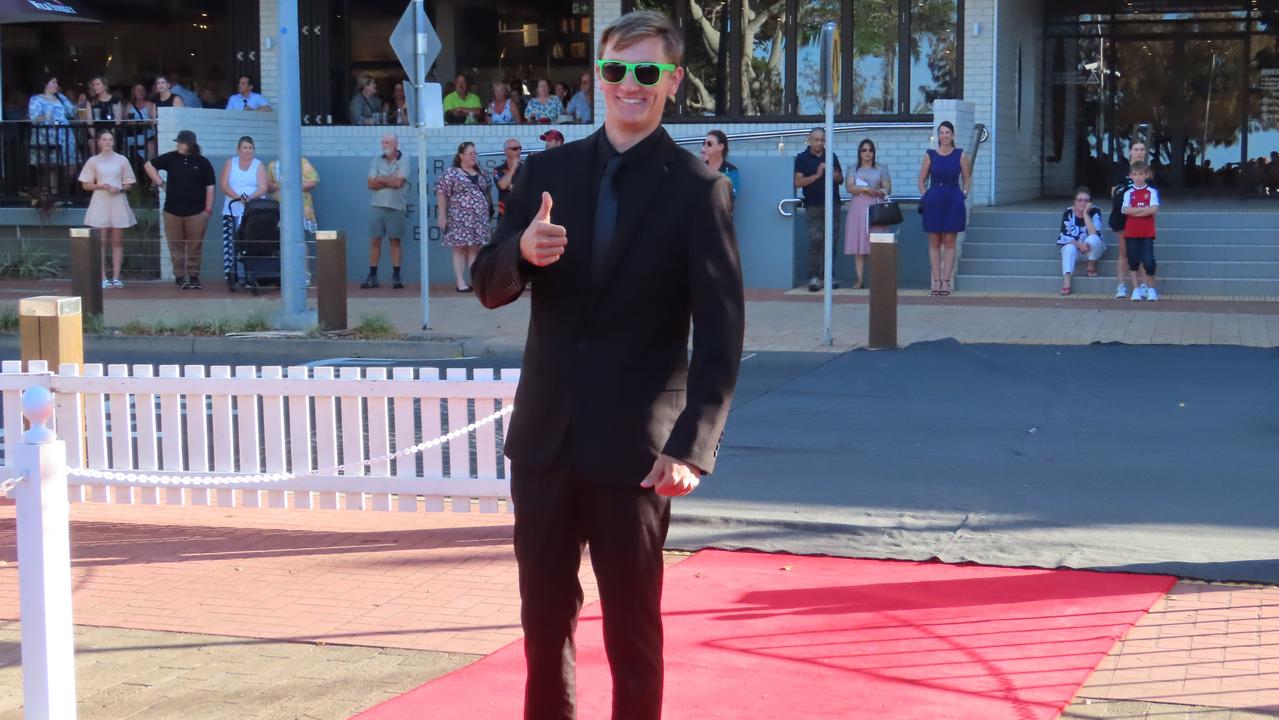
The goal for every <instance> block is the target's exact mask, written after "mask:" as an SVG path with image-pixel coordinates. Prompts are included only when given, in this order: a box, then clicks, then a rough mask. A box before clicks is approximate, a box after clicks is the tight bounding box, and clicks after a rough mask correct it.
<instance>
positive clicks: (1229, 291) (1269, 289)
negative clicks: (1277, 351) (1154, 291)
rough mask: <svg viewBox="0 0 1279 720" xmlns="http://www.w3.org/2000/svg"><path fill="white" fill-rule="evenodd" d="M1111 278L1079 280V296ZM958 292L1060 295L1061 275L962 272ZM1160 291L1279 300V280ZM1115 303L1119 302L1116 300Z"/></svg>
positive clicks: (1166, 281)
mask: <svg viewBox="0 0 1279 720" xmlns="http://www.w3.org/2000/svg"><path fill="white" fill-rule="evenodd" d="M1110 270H1111V271H1112V274H1111V275H1104V274H1103V275H1102V276H1101V277H1095V278H1090V277H1076V278H1074V281H1073V283H1072V287H1073V288H1074V290H1075V292H1079V293H1112V292H1114V290H1115V278H1114V275H1113V270H1114V267H1113V266H1111V268H1110ZM955 288H956V291H957V292H974V293H982V292H989V293H1025V292H1030V293H1045V294H1052V295H1055V294H1057V292H1058V290H1060V289H1061V276H1060V275H1055V276H1052V277H1048V276H1027V275H965V274H963V272H962V270H961V272H960V274H959V276H958V277H957V278H956V281H955ZM1159 291H1160V294H1161V295H1164V296H1166V297H1168V298H1170V299H1171V298H1172V297H1174V296H1176V295H1177V294H1178V293H1180V294H1183V295H1230V296H1237V297H1251V298H1258V299H1261V298H1279V280H1262V279H1248V280H1240V279H1235V278H1176V277H1163V275H1162V273H1161V274H1160V278H1159ZM1115 302H1119V301H1118V300H1116V301H1115Z"/></svg>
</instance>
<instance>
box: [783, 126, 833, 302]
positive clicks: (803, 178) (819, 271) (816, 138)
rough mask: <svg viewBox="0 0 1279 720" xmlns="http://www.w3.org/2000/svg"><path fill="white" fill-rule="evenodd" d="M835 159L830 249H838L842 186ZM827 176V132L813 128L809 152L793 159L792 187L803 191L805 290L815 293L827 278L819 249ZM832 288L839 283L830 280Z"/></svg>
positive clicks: (821, 246) (822, 245)
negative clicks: (806, 226)
mask: <svg viewBox="0 0 1279 720" xmlns="http://www.w3.org/2000/svg"><path fill="white" fill-rule="evenodd" d="M831 155H832V156H834V158H835V176H834V178H833V180H834V181H835V182H834V184H835V195H834V199H835V203H834V207H833V208H831V209H830V212H831V214H832V216H833V217H834V222H833V224H832V227H833V231H832V234H833V235H834V238H833V241H832V243H831V246H832V247H839V229H840V228H839V224H840V223H839V188H840V186H841V185H843V184H844V171H843V168H841V167H840V165H839V156H838V155H835V153H831ZM825 175H826V131H825V130H822V129H821V128H813V129H812V130H811V131H810V132H809V133H808V149H807V150H803V151H801V152H800V153H799V154H798V155H796V156H795V188H796V189H798V190H800V191H802V192H803V197H804V215H805V217H806V219H807V221H808V291H809V292H817V291H818V290H821V289H822V278H823V277H825V275H826V265H825V262H824V260H823V257H824V256H823V254H822V250H823V249H825V247H826V228H825V223H823V222H822V213H821V210H822V208H824V207H825V206H826V191H825V190H824V187H825V186H824V183H825V182H826V181H825ZM831 287H833V288H838V287H839V281H832V282H831Z"/></svg>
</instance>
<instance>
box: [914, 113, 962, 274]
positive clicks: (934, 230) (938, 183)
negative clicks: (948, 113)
mask: <svg viewBox="0 0 1279 720" xmlns="http://www.w3.org/2000/svg"><path fill="white" fill-rule="evenodd" d="M972 180H973V167H972V164H971V163H969V161H968V158H967V157H965V156H964V151H963V150H962V149H960V148H957V147H955V126H954V125H952V124H950V122H949V121H942V123H941V125H939V126H937V149H936V150H933V149H931V148H930V149H929V150H928V153H927V154H926V155H925V156H924V162H923V164H922V165H920V167H919V194H920V195H921V196H923V198H924V199H923V200H922V201H921V203H922V207H921V211H922V212H923V214H924V232H926V233H928V264H929V266H930V268H931V269H932V276H933V280H932V294H933V295H949V294H950V284H951V280H952V279H953V278H954V275H955V237H956V236H957V235H959V233H961V232H963V231H964V228H965V226H966V225H967V222H968V209H967V208H966V207H965V206H964V198H966V197H968V188H969V187H970V186H971V185H972ZM925 181H927V183H928V187H927V191H925V187H924V183H925Z"/></svg>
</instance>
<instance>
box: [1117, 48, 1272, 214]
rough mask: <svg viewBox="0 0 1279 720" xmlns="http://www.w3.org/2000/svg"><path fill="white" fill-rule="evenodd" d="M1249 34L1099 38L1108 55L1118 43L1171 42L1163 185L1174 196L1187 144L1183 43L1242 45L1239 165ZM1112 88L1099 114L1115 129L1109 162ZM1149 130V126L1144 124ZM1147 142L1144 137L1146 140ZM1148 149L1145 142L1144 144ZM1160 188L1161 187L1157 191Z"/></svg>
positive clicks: (1243, 151)
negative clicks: (1166, 160) (1108, 47)
mask: <svg viewBox="0 0 1279 720" xmlns="http://www.w3.org/2000/svg"><path fill="white" fill-rule="evenodd" d="M1251 38H1252V33H1248V32H1213V33H1187V32H1175V33H1140V34H1137V33H1134V34H1123V35H1110V36H1108V37H1105V38H1103V39H1102V40H1103V42H1109V43H1110V44H1111V45H1112V52H1115V50H1114V48H1113V46H1115V45H1118V44H1119V43H1141V42H1152V41H1163V42H1169V41H1170V42H1172V44H1173V54H1172V57H1173V62H1172V67H1171V68H1169V70H1171V72H1172V73H1173V85H1174V87H1175V88H1176V90H1175V92H1174V94H1173V97H1174V106H1173V108H1172V109H1171V111H1170V112H1169V114H1168V117H1169V119H1170V122H1169V127H1168V128H1167V131H1168V134H1169V136H1170V138H1171V141H1172V148H1171V150H1170V153H1169V167H1168V173H1169V174H1168V176H1167V177H1166V178H1165V183H1164V184H1165V185H1166V186H1167V189H1168V191H1170V192H1171V193H1176V192H1179V191H1181V190H1184V189H1186V146H1187V141H1188V135H1187V118H1188V117H1189V115H1188V114H1187V113H1188V108H1187V107H1186V81H1187V78H1186V70H1185V67H1186V64H1185V55H1186V42H1187V40H1227V41H1239V42H1241V43H1243V59H1244V62H1243V63H1241V64H1240V67H1239V73H1240V77H1239V78H1237V80H1238V81H1239V88H1240V90H1239V92H1240V93H1243V94H1245V97H1243V98H1241V102H1239V103H1237V105H1238V108H1239V116H1238V117H1237V118H1235V121H1236V124H1237V127H1238V128H1239V138H1240V142H1239V158H1238V161H1239V163H1241V165H1242V164H1243V163H1246V162H1247V159H1248V132H1247V130H1248V98H1247V97H1246V95H1247V93H1248V91H1249V89H1248V71H1249V61H1250V58H1251V57H1252V45H1251ZM1116 91H1117V88H1116V87H1115V85H1113V84H1112V85H1111V86H1110V89H1109V91H1108V94H1107V97H1106V99H1105V105H1104V107H1103V108H1102V113H1103V116H1104V118H1105V126H1106V127H1109V128H1115V130H1114V131H1112V132H1111V133H1109V137H1108V142H1107V147H1106V152H1107V153H1108V154H1109V156H1110V157H1111V158H1112V159H1113V158H1115V157H1117V155H1116V153H1117V151H1118V148H1117V147H1116V141H1117V140H1118V138H1119V135H1118V124H1117V114H1118V110H1119V108H1118V106H1117V102H1116V97H1115V95H1116ZM1146 124H1148V125H1151V126H1152V127H1153V123H1146ZM1147 140H1148V138H1147ZM1147 144H1148V146H1149V142H1148V143H1147ZM1161 189H1162V188H1161Z"/></svg>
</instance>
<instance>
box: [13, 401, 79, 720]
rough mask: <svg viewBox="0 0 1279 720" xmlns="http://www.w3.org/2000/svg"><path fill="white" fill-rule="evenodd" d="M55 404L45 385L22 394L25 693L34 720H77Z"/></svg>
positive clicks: (66, 519) (65, 506)
mask: <svg viewBox="0 0 1279 720" xmlns="http://www.w3.org/2000/svg"><path fill="white" fill-rule="evenodd" d="M53 405H54V400H53V393H51V392H49V390H48V389H47V388H45V387H42V386H36V387H33V388H31V389H29V390H27V391H26V392H25V393H23V395H22V414H23V415H24V416H26V418H27V420H28V421H29V422H30V423H31V429H30V430H27V431H26V432H25V433H23V436H22V443H21V444H20V445H19V446H18V457H17V461H18V462H17V467H18V470H19V471H20V472H21V473H22V474H23V475H24V476H25V479H24V480H22V481H21V482H19V483H18V484H17V485H16V486H15V487H14V489H13V492H12V494H13V497H14V500H15V501H16V503H17V510H18V587H19V593H20V601H19V607H20V611H21V613H22V694H23V705H24V708H25V709H24V717H26V718H27V720H75V716H76V693H75V640H74V637H73V634H72V624H71V622H72V621H71V535H70V512H71V508H70V503H69V501H68V499H67V465H66V462H67V451H66V444H65V443H64V442H63V441H61V440H58V439H57V436H56V435H55V433H54V432H53V430H51V429H50V428H49V426H48V425H47V423H48V421H49V418H50V417H51V416H52V415H53ZM17 430H18V428H11V431H13V432H16V431H17Z"/></svg>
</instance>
